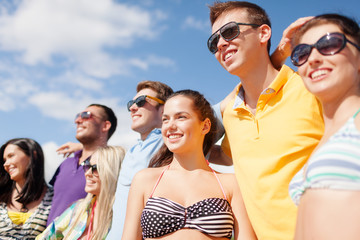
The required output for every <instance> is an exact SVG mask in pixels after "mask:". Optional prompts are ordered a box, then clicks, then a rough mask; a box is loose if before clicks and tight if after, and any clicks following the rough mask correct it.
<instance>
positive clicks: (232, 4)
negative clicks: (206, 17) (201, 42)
mask: <svg viewBox="0 0 360 240" xmlns="http://www.w3.org/2000/svg"><path fill="white" fill-rule="evenodd" d="M209 9H210V22H211V26H212V25H213V24H214V22H215V21H216V19H217V18H218V17H219V16H220V15H221V14H223V13H225V12H229V11H232V10H237V9H244V10H246V12H247V18H248V20H249V23H252V24H257V25H259V26H261V25H263V24H266V25H268V26H269V27H270V28H271V22H270V18H269V16H268V14H267V13H266V11H265V10H264V9H263V8H261V7H260V6H258V5H256V4H254V3H250V2H246V1H227V2H219V1H216V2H214V3H213V5H210V6H209ZM270 47H271V39H270V38H269V40H268V43H267V50H268V52H270Z"/></svg>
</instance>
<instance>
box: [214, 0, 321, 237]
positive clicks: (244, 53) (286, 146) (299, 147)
mask: <svg viewBox="0 0 360 240" xmlns="http://www.w3.org/2000/svg"><path fill="white" fill-rule="evenodd" d="M210 20H211V24H212V32H213V34H212V35H211V37H210V38H209V40H208V47H209V50H210V51H211V52H212V53H213V54H214V55H215V57H216V59H217V60H218V61H219V63H220V64H221V65H222V66H223V67H224V68H225V69H226V70H227V71H228V72H229V73H231V74H233V75H236V76H238V77H239V78H240V79H241V84H239V85H238V87H237V89H236V91H234V94H233V96H231V98H230V99H231V100H230V101H228V99H229V98H226V99H227V100H225V101H224V102H223V103H222V105H223V106H225V107H224V109H225V110H224V111H223V122H224V127H225V138H224V141H223V143H222V149H223V151H224V152H225V153H226V154H227V155H229V156H232V158H233V163H234V168H235V174H236V177H237V180H238V183H239V186H240V190H241V193H242V195H243V198H244V202H245V206H246V209H247V211H248V215H249V218H250V221H251V223H252V225H253V228H254V230H255V232H256V234H257V236H258V238H259V239H266V240H269V239H270V240H277V239H284V240H285V239H286V240H287V239H293V234H294V230H295V222H296V206H295V205H294V204H293V203H292V201H291V199H290V197H289V195H288V185H289V182H290V180H291V178H292V177H293V175H294V174H295V173H296V172H297V171H298V170H299V169H300V168H301V167H302V166H303V165H304V164H305V162H306V161H307V159H308V157H309V156H310V154H311V152H312V151H313V150H314V148H315V147H316V145H317V144H318V142H319V140H320V138H321V136H322V134H323V131H324V126H323V119H322V116H321V106H320V105H319V102H318V101H317V100H316V98H315V97H314V96H313V95H312V94H310V93H309V92H308V91H307V90H306V89H305V87H304V85H303V82H302V80H301V78H300V77H299V75H298V74H297V73H295V72H294V71H293V70H291V69H290V68H289V67H287V66H285V65H284V66H282V68H281V69H280V70H277V69H275V68H274V66H273V65H272V63H271V61H270V56H269V49H270V37H271V24H270V21H269V18H268V16H267V14H266V12H265V11H264V10H263V9H262V8H260V7H259V6H257V5H255V4H252V3H249V2H237V1H233V2H232V1H230V2H225V3H214V5H213V6H210Z"/></svg>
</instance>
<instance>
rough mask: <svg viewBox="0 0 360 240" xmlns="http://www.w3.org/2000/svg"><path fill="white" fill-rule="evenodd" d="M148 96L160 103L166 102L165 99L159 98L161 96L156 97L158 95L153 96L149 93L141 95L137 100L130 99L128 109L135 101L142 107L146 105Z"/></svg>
mask: <svg viewBox="0 0 360 240" xmlns="http://www.w3.org/2000/svg"><path fill="white" fill-rule="evenodd" d="M146 98H150V99H153V100H155V101H156V102H158V103H159V104H164V101H163V100H161V99H159V98H156V97H152V96H148V95H141V96H139V97H137V98H136V99H135V100H130V101H129V102H128V103H127V109H128V110H129V111H130V108H131V106H132V105H133V104H134V103H135V104H136V106H138V107H142V106H144V105H145V103H146Z"/></svg>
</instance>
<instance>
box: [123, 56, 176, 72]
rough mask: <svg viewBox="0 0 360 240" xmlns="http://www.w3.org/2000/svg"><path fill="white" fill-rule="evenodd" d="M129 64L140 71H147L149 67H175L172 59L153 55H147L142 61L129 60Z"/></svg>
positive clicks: (137, 59) (138, 59)
mask: <svg viewBox="0 0 360 240" xmlns="http://www.w3.org/2000/svg"><path fill="white" fill-rule="evenodd" d="M129 63H130V64H131V65H133V66H136V67H138V68H140V69H142V70H148V69H149V67H150V66H163V67H175V62H174V61H173V60H172V59H170V58H167V57H159V56H155V55H149V56H147V57H146V58H144V59H140V58H133V59H130V60H129Z"/></svg>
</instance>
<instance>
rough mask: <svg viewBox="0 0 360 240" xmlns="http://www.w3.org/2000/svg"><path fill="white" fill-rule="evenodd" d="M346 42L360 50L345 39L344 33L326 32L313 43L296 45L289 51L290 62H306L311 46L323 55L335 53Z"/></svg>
mask: <svg viewBox="0 0 360 240" xmlns="http://www.w3.org/2000/svg"><path fill="white" fill-rule="evenodd" d="M347 42H348V43H350V44H351V45H353V46H355V47H356V48H357V49H358V50H359V51H360V47H359V46H358V45H356V44H355V43H353V42H351V41H350V40H349V39H347V38H346V37H345V35H344V34H342V33H338V32H335V33H327V34H326V35H324V36H322V37H321V38H320V39H319V40H318V41H317V42H316V43H314V44H299V45H297V46H296V47H295V48H294V50H293V51H292V52H291V57H290V58H291V61H292V63H293V64H294V65H295V66H297V67H299V66H301V65H303V64H304V63H306V61H307V60H308V58H309V56H310V54H311V51H312V49H313V48H316V49H317V50H318V52H319V53H320V54H322V55H324V56H329V55H335V54H337V53H338V52H340V51H341V50H343V49H344V48H345V46H346V43H347Z"/></svg>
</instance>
